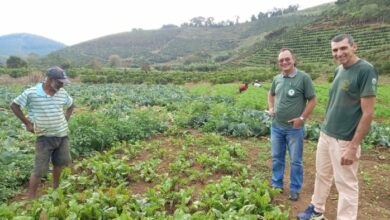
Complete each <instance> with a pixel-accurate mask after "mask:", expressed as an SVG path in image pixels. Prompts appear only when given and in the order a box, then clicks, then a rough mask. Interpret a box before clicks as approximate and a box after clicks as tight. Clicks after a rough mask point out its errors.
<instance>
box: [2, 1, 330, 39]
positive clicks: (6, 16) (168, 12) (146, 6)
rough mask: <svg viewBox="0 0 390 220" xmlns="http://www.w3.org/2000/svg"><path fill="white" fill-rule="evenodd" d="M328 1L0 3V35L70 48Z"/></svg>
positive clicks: (245, 17)
mask: <svg viewBox="0 0 390 220" xmlns="http://www.w3.org/2000/svg"><path fill="white" fill-rule="evenodd" d="M327 2H335V0H273V1H270V0H3V1H1V3H0V7H1V13H0V20H1V21H2V22H1V23H2V24H1V27H0V36H3V35H7V34H13V33H29V34H35V35H39V36H42V37H46V38H49V39H51V40H55V41H58V42H61V43H64V44H66V45H68V46H71V45H74V44H77V43H81V42H84V41H87V40H92V39H95V38H99V37H103V36H107V35H111V34H117V33H121V32H127V31H131V30H132V29H133V28H137V29H138V28H141V29H144V30H152V29H159V28H161V27H162V26H163V25H165V24H175V25H178V26H180V25H181V24H182V23H184V22H189V21H190V20H191V18H193V17H197V16H203V17H205V18H207V17H214V19H215V20H214V21H215V22H216V23H218V22H220V21H222V20H232V21H235V20H236V17H237V16H239V21H240V22H244V21H247V20H250V17H251V16H252V15H253V14H254V15H257V14H258V13H259V12H267V11H270V10H272V9H273V8H287V7H288V6H289V5H296V4H298V5H299V9H300V10H301V9H305V8H308V7H312V6H316V5H319V4H322V3H327Z"/></svg>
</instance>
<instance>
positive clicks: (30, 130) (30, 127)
mask: <svg viewBox="0 0 390 220" xmlns="http://www.w3.org/2000/svg"><path fill="white" fill-rule="evenodd" d="M25 125H26V130H27V131H29V132H31V133H35V131H34V124H33V123H31V122H30V121H28V122H27V123H26V124H25Z"/></svg>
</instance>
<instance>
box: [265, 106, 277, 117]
mask: <svg viewBox="0 0 390 220" xmlns="http://www.w3.org/2000/svg"><path fill="white" fill-rule="evenodd" d="M266 112H267V113H268V114H269V115H270V116H271V117H274V116H275V112H274V108H269V109H268V111H266Z"/></svg>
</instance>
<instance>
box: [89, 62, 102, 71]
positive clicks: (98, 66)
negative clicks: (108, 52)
mask: <svg viewBox="0 0 390 220" xmlns="http://www.w3.org/2000/svg"><path fill="white" fill-rule="evenodd" d="M89 67H91V68H92V69H94V70H101V69H102V64H101V63H100V62H99V61H98V60H97V59H93V60H91V62H90V63H89Z"/></svg>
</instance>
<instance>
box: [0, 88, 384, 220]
mask: <svg viewBox="0 0 390 220" xmlns="http://www.w3.org/2000/svg"><path fill="white" fill-rule="evenodd" d="M0 90H1V93H0V94H1V97H0V108H1V111H0V122H1V130H0V177H1V178H0V187H1V189H0V200H1V205H0V218H2V219H3V218H4V219H12V218H14V217H16V216H18V217H20V218H22V216H24V217H29V218H26V219H37V218H39V217H41V218H43V217H47V218H57V219H138V218H141V219H189V218H191V219H231V218H246V219H259V218H265V219H287V218H288V211H282V210H281V209H280V208H279V207H277V206H276V205H275V204H273V203H272V198H273V197H274V196H275V194H276V193H277V192H275V191H273V190H271V189H270V187H269V184H268V180H269V175H270V172H269V169H268V167H266V166H264V165H256V166H254V164H253V163H249V162H248V161H256V160H262V159H264V158H262V157H264V156H265V155H264V154H261V148H264V147H268V145H266V144H262V145H260V146H257V147H253V150H255V151H256V152H257V153H255V154H253V152H252V153H249V152H248V149H247V148H244V147H243V146H242V145H240V144H237V143H232V142H230V141H229V140H228V139H226V138H224V137H223V136H236V137H243V138H248V137H257V138H259V137H263V136H267V135H268V134H269V125H270V118H269V116H268V115H267V114H265V113H264V112H263V111H262V110H261V109H264V108H265V106H259V105H243V104H242V103H243V101H242V100H241V99H242V98H244V97H245V96H244V95H243V96H239V95H234V96H221V95H204V94H200V93H198V92H195V93H194V92H189V91H188V90H186V89H184V88H183V87H178V86H173V85H165V86H162V85H119V84H110V85H98V86H96V85H78V84H74V85H71V86H69V87H68V88H67V91H68V92H69V93H70V94H71V95H72V96H73V97H74V98H75V103H77V109H76V111H75V113H74V115H73V117H72V119H71V121H70V137H71V143H70V144H71V149H72V156H73V158H74V159H75V160H74V164H73V166H72V169H67V170H66V171H65V173H64V175H63V181H62V182H61V185H60V187H59V188H58V189H57V190H53V189H52V188H48V189H47V190H46V191H45V192H44V193H43V194H44V195H43V196H41V197H40V198H39V199H38V200H36V201H19V202H14V203H8V202H9V199H11V198H12V197H13V196H15V195H16V194H18V193H20V192H21V190H22V187H21V186H22V185H23V184H24V183H26V181H27V179H28V176H29V174H30V171H31V168H32V167H31V166H32V164H33V162H32V160H33V152H34V149H33V145H34V139H35V137H34V135H32V134H29V133H27V132H26V131H25V130H24V129H23V127H22V125H21V123H20V122H19V121H18V120H17V119H16V117H14V116H13V114H12V113H11V112H10V111H9V109H8V105H9V103H10V101H11V100H12V99H13V98H14V97H15V96H16V95H17V94H19V93H20V92H21V91H22V90H23V88H22V87H20V86H15V87H11V86H4V87H1V88H0ZM252 91H253V92H254V94H256V95H259V96H262V95H264V94H259V93H261V92H263V93H264V92H266V89H259V90H257V91H255V90H251V91H250V92H252ZM196 93H198V94H196ZM235 93H236V92H235ZM247 94H248V95H249V94H250V93H249V92H248V93H247ZM260 105H261V104H260ZM193 129H196V130H193ZM389 130H390V129H389V128H388V127H386V124H384V125H375V126H374V129H372V132H371V133H370V135H369V137H370V138H369V139H367V140H366V144H369V145H377V144H381V145H385V146H390V144H389V136H390V135H389V132H390V131H389ZM199 131H203V132H202V133H199ZM306 133H307V138H309V139H313V140H316V139H317V138H318V134H319V124H318V123H311V124H309V125H308V126H307V132H306ZM267 142H268V141H265V143H267ZM262 143H264V142H262ZM269 156H270V155H268V157H269ZM47 178H48V180H51V178H52V177H51V174H49V176H48V177H47Z"/></svg>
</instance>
